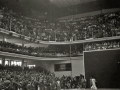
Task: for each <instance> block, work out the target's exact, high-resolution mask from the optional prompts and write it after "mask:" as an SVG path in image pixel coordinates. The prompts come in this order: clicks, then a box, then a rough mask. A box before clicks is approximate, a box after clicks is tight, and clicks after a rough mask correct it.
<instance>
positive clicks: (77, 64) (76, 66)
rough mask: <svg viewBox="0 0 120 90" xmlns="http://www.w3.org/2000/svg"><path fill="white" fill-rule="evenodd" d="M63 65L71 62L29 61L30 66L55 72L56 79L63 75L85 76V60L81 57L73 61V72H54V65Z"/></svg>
mask: <svg viewBox="0 0 120 90" xmlns="http://www.w3.org/2000/svg"><path fill="white" fill-rule="evenodd" d="M61 63H70V60H65V61H59V60H56V61H55V60H54V61H52V60H51V61H29V62H28V65H31V64H35V65H36V66H41V67H44V68H46V69H47V70H49V71H51V72H54V73H55V75H56V77H61V76H63V75H67V76H68V75H71V74H72V76H73V77H74V76H79V75H80V74H83V75H85V72H84V65H83V58H82V57H80V59H79V60H78V59H76V60H71V63H72V72H71V71H57V72H55V71H54V64H61Z"/></svg>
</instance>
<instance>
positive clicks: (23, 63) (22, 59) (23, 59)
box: [22, 59, 24, 70]
mask: <svg viewBox="0 0 120 90" xmlns="http://www.w3.org/2000/svg"><path fill="white" fill-rule="evenodd" d="M22 69H23V70H24V59H22Z"/></svg>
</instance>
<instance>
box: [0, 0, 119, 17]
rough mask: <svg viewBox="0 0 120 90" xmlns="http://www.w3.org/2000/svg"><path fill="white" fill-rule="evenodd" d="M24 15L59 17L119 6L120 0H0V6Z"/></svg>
mask: <svg viewBox="0 0 120 90" xmlns="http://www.w3.org/2000/svg"><path fill="white" fill-rule="evenodd" d="M2 6H7V7H8V8H9V9H11V10H13V11H15V12H17V13H21V14H22V15H25V16H30V17H37V18H43V19H44V18H47V19H49V18H50V19H53V18H60V17H64V16H69V15H74V14H80V13H86V12H91V11H96V10H100V9H105V8H118V7H120V0H0V7H2Z"/></svg>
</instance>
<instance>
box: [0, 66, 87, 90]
mask: <svg viewBox="0 0 120 90" xmlns="http://www.w3.org/2000/svg"><path fill="white" fill-rule="evenodd" d="M60 88H63V89H67V88H69V89H70V88H71V89H75V88H86V80H85V79H84V77H81V76H79V79H77V78H76V77H74V78H73V77H71V76H64V75H63V76H62V77H61V78H58V77H55V74H54V73H51V72H49V71H47V70H46V69H43V68H42V67H34V68H31V69H29V68H27V67H26V68H24V70H23V69H22V68H21V67H19V66H2V65H0V90H60Z"/></svg>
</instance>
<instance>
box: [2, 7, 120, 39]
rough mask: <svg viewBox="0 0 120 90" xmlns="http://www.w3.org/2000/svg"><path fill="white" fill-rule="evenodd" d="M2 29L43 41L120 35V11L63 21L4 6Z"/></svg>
mask: <svg viewBox="0 0 120 90" xmlns="http://www.w3.org/2000/svg"><path fill="white" fill-rule="evenodd" d="M0 15H1V18H0V28H3V29H5V30H11V31H14V32H16V33H19V34H22V35H25V36H28V37H31V38H33V39H39V40H43V41H73V40H84V39H88V38H103V37H112V36H119V35H120V12H119V11H118V12H111V13H106V14H100V15H95V16H87V17H81V18H76V19H75V20H71V21H69V20H68V21H65V22H60V21H58V20H53V21H52V22H50V21H48V20H40V19H34V18H29V17H25V16H22V15H19V14H16V13H14V12H12V11H10V10H7V9H5V8H4V9H3V8H2V9H1V13H0Z"/></svg>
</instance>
